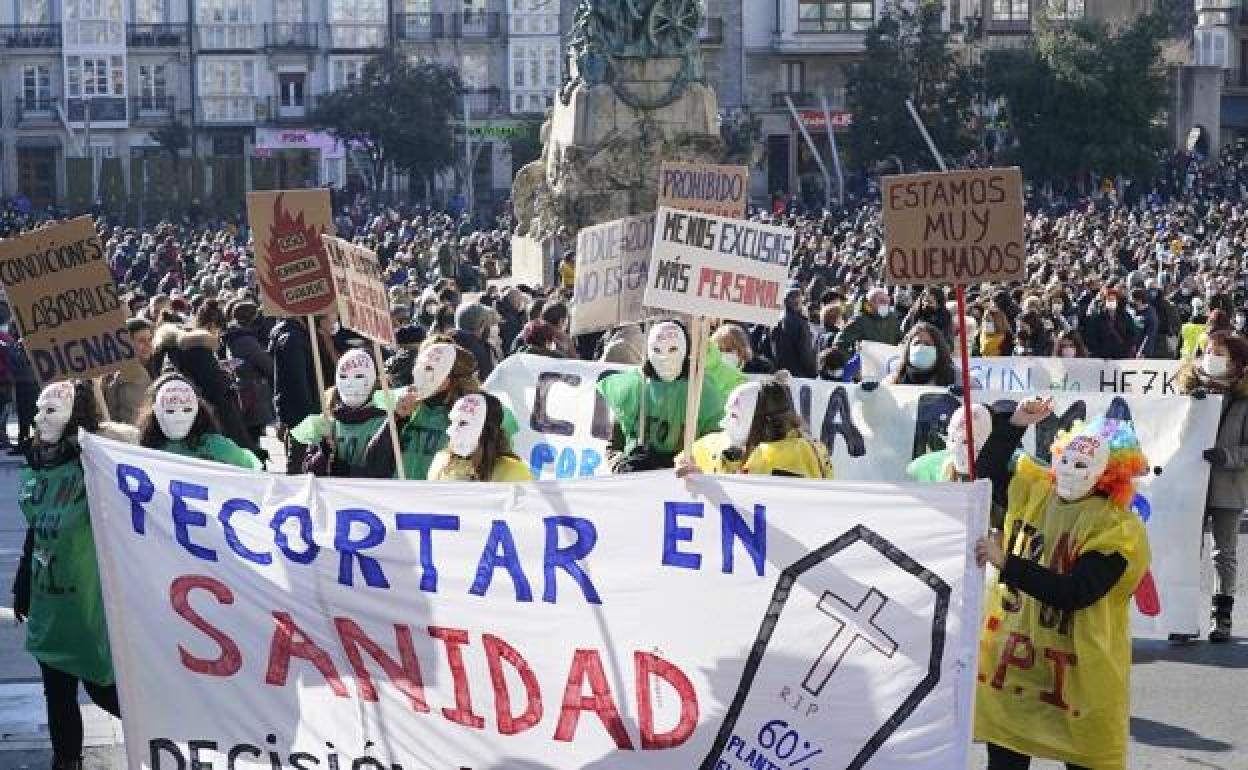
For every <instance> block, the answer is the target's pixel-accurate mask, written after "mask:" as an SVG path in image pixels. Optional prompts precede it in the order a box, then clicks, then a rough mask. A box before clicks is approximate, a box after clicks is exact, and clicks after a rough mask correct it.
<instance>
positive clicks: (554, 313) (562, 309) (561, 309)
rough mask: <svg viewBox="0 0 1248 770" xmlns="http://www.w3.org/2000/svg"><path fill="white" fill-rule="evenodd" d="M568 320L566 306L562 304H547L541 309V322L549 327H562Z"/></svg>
mask: <svg viewBox="0 0 1248 770" xmlns="http://www.w3.org/2000/svg"><path fill="white" fill-rule="evenodd" d="M567 318H568V306H567V305H565V304H563V303H562V302H548V303H546V306H545V307H544V308H542V320H543V321H545V322H546V323H548V324H550V325H551V326H556V327H562V326H563V322H564V321H565V320H567Z"/></svg>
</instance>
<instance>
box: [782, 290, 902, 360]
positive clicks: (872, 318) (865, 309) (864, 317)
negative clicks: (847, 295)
mask: <svg viewBox="0 0 1248 770" xmlns="http://www.w3.org/2000/svg"><path fill="white" fill-rule="evenodd" d="M864 340H869V341H871V342H882V343H884V344H885V345H896V344H897V343H898V342H900V341H901V321H900V320H898V318H897V314H896V313H889V314H888V315H886V316H883V317H881V316H878V315H876V314H875V311H874V308H871V307H870V303H868V302H867V301H866V300H863V301H862V304H861V305H860V306H859V308H858V312H857V313H855V314H854V317H853V318H851V319H850V320H849V323H847V324H845V328H844V329H841V333H840V334H838V335H837V336H836V346H837V347H838V348H840V349H841V352H843V353H845V355H847V356H848V355H852V354H853V353H855V352H856V351H857V348H858V343H859V342H862V341H864ZM777 365H779V362H777ZM812 376H813V375H812Z"/></svg>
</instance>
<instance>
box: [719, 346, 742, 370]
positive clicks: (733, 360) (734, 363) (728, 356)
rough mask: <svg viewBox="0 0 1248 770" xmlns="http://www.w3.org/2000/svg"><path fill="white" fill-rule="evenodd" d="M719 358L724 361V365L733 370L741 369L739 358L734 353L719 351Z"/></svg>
mask: <svg viewBox="0 0 1248 770" xmlns="http://www.w3.org/2000/svg"><path fill="white" fill-rule="evenodd" d="M719 357H720V358H722V359H724V363H725V364H727V365H728V366H731V367H732V368H733V369H737V370H740V369H741V356H739V355H737V354H736V353H735V352H733V351H731V350H728V351H724V350H721V351H720V352H719Z"/></svg>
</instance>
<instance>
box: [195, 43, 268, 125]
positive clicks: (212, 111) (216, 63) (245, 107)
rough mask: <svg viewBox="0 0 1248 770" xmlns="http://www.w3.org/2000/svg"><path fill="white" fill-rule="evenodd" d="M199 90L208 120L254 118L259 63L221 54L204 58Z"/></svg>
mask: <svg viewBox="0 0 1248 770" xmlns="http://www.w3.org/2000/svg"><path fill="white" fill-rule="evenodd" d="M199 93H200V95H201V102H202V111H203V115H204V118H205V119H206V120H230V121H254V120H255V116H256V63H255V62H254V61H247V60H245V61H239V60H237V59H225V58H221V57H211V58H201V59H200V60H199Z"/></svg>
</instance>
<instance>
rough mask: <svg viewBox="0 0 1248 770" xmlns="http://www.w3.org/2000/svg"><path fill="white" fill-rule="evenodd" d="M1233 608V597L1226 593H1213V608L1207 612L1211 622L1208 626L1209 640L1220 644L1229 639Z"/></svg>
mask: <svg viewBox="0 0 1248 770" xmlns="http://www.w3.org/2000/svg"><path fill="white" fill-rule="evenodd" d="M1234 608H1235V597H1234V596H1227V595H1226V594H1215V595H1214V597H1213V610H1212V611H1211V612H1210V613H1209V617H1210V618H1211V619H1212V621H1213V622H1212V623H1211V624H1210V626H1209V641H1210V642H1212V643H1214V644H1221V643H1224V642H1229V641H1231V610H1232V609H1234Z"/></svg>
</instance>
